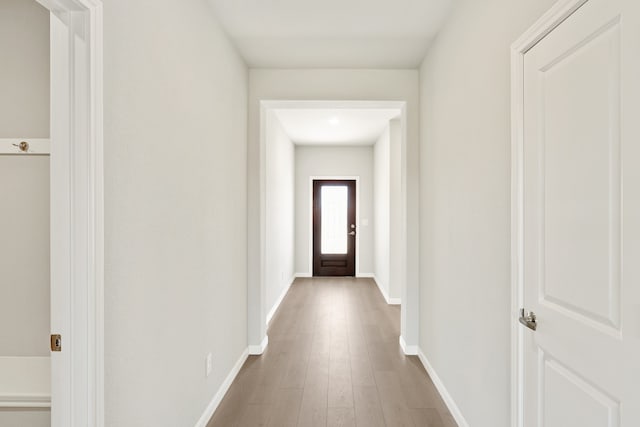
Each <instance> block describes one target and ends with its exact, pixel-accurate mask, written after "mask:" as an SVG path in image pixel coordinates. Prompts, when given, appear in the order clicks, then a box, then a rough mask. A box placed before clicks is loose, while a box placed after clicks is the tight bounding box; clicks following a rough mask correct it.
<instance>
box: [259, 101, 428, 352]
mask: <svg viewBox="0 0 640 427" xmlns="http://www.w3.org/2000/svg"><path fill="white" fill-rule="evenodd" d="M255 107H256V108H258V109H259V111H258V112H257V114H259V123H260V125H259V132H260V134H259V135H256V136H257V138H258V148H257V149H258V153H256V155H257V158H256V159H255V160H256V161H255V164H254V163H253V161H254V159H253V154H251V153H249V154H250V162H252V164H254V166H255V167H257V168H258V169H259V170H258V174H257V176H258V177H257V179H256V181H257V182H256V181H253V180H250V182H249V187H250V193H251V194H250V200H249V205H254V207H255V209H258V210H259V215H258V218H257V220H256V219H254V218H252V217H250V218H248V228H249V234H248V237H247V238H248V246H249V254H248V263H249V270H248V271H249V273H248V274H249V277H248V289H247V294H248V295H247V298H248V301H249V306H250V307H255V309H253V310H250V311H249V313H248V317H247V335H248V341H249V344H251V343H256V342H257V341H258V340H259V339H260V337H262V336H264V335H265V334H266V332H265V325H264V319H265V317H266V316H265V314H264V313H265V311H266V309H265V307H264V306H265V305H266V303H265V289H264V288H265V283H266V279H265V276H266V268H265V263H266V254H265V252H266V247H265V235H266V230H265V227H266V202H265V182H266V160H265V159H266V149H267V147H266V145H267V144H266V117H267V114H268V112H269V110H272V109H280V108H296V109H354V108H356V109H389V108H397V109H399V110H400V111H401V135H402V141H401V159H400V161H401V177H402V178H401V190H400V191H401V194H400V198H401V204H402V214H401V218H400V220H401V222H402V225H401V231H400V234H401V240H402V242H401V250H400V252H401V253H400V254H399V258H400V259H401V260H403V262H402V279H401V286H402V289H401V293H402V300H404V301H405V303H404V304H402V308H401V330H402V333H403V334H405V335H407V336H409V338H410V340H411V341H412V342H415V343H416V344H417V341H418V330H419V316H418V312H419V307H418V299H417V297H416V296H417V295H418V290H419V289H418V288H419V281H418V280H417V276H418V262H417V260H416V259H414V257H413V256H412V257H408V256H407V255H408V254H410V253H411V254H414V253H415V248H416V247H417V246H416V244H415V241H416V240H415V236H414V237H411V238H409V236H408V234H407V227H408V221H409V217H410V216H411V220H412V221H414V223H413V224H412V225H413V226H414V227H419V224H418V222H417V214H416V212H417V210H416V209H417V207H414V206H412V209H411V211H409V206H408V205H409V197H408V194H407V192H408V188H409V187H411V186H415V185H417V184H416V181H415V180H414V179H413V177H409V175H408V168H407V150H409V141H408V126H407V101H355V100H349V101H344V100H342V101H338V100H322V101H320V100H264V99H261V100H258V105H257V106H255ZM251 108H254V106H250V109H251ZM250 137H251V135H250ZM249 145H251V144H249ZM254 187H255V188H254ZM416 230H417V228H416ZM410 240H411V241H412V247H411V249H409V241H410ZM356 268H357V267H356ZM310 271H313V270H312V269H311V270H310ZM356 272H357V270H356ZM300 274H302V275H306V273H300ZM309 274H311V273H309ZM298 277H305V276H298ZM409 319H410V320H409Z"/></svg>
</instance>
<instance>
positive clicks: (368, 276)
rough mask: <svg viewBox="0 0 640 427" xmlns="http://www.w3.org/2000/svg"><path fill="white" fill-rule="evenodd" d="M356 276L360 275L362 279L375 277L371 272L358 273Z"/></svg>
mask: <svg viewBox="0 0 640 427" xmlns="http://www.w3.org/2000/svg"><path fill="white" fill-rule="evenodd" d="M356 277H362V278H363V279H375V278H376V275H375V274H373V273H358V274H356Z"/></svg>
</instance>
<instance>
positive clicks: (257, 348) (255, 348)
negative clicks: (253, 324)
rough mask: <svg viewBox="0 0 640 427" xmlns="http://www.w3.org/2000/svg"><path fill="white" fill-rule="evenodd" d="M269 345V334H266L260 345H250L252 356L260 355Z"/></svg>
mask: <svg viewBox="0 0 640 427" xmlns="http://www.w3.org/2000/svg"><path fill="white" fill-rule="evenodd" d="M268 345H269V336H268V335H265V336H264V338H263V339H262V342H261V343H260V345H250V346H249V354H250V355H252V356H260V355H261V354H262V353H264V351H265V350H266V349H267V346H268Z"/></svg>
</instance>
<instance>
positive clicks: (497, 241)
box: [420, 0, 554, 427]
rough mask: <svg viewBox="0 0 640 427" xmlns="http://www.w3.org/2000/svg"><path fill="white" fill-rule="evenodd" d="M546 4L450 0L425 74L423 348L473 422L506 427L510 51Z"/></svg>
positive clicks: (478, 425) (476, 426)
mask: <svg viewBox="0 0 640 427" xmlns="http://www.w3.org/2000/svg"><path fill="white" fill-rule="evenodd" d="M553 3H554V1H553V0H542V1H541V0H518V1H513V0H487V1H482V2H478V1H476V0H461V1H459V2H457V4H456V5H455V7H454V9H453V12H452V15H451V17H450V18H449V20H448V22H447V24H446V25H445V27H444V29H443V31H442V32H441V34H440V35H439V37H438V39H437V41H436V42H435V44H434V45H433V47H432V48H431V50H430V52H429V54H428V56H427V58H426V60H425V61H424V63H423V64H422V67H421V72H420V77H421V100H422V106H421V110H422V111H421V127H422V139H421V159H420V165H421V187H420V188H421V210H420V212H421V238H420V242H421V262H420V265H421V272H420V277H421V288H420V313H421V322H420V346H421V348H422V350H423V351H424V353H425V354H426V356H427V358H428V359H429V360H430V362H431V364H432V365H433V367H434V369H435V371H436V372H437V374H438V375H439V377H440V378H441V380H442V381H443V383H444V385H445V387H446V388H447V390H448V391H449V392H450V394H451V396H452V397H453V399H454V400H455V402H456V403H457V405H458V406H459V408H460V410H461V411H462V414H463V415H464V417H465V418H466V420H467V421H468V423H469V425H472V426H474V427H507V426H509V412H510V404H509V401H510V333H509V331H510V284H509V280H510V279H509V278H510V273H509V269H510V266H509V259H510V249H509V245H510V237H509V236H510V106H509V102H510V92H509V86H510V69H509V60H510V57H509V46H510V44H511V43H512V42H513V41H514V40H515V39H516V38H517V37H518V36H519V35H520V34H521V33H522V32H524V31H525V30H526V28H528V27H529V26H530V25H531V24H533V22H534V21H535V20H536V19H537V18H538V17H539V16H540V15H541V14H542V13H543V12H544V11H545V10H547V9H548V8H549V7H550V6H551V5H552V4H553Z"/></svg>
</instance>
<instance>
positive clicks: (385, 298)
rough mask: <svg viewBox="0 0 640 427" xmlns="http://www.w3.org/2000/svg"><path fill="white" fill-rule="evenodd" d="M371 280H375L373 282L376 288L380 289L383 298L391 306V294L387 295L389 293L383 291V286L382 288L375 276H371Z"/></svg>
mask: <svg viewBox="0 0 640 427" xmlns="http://www.w3.org/2000/svg"><path fill="white" fill-rule="evenodd" d="M371 278H372V279H373V282H374V283H375V284H376V286H377V287H378V290H379V291H380V293H381V294H382V298H384V301H385V302H386V303H387V304H389V294H388V293H387V291H385V290H384V289H382V286H380V282H379V281H378V279H377V278H376V275H375V274H372V275H371Z"/></svg>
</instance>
